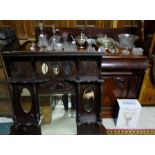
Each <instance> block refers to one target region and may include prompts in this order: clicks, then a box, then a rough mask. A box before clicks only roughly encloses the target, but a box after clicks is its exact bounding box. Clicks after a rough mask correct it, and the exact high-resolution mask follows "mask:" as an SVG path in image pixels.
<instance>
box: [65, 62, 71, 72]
mask: <svg viewBox="0 0 155 155" xmlns="http://www.w3.org/2000/svg"><path fill="white" fill-rule="evenodd" d="M71 72H72V66H71V64H70V63H67V64H66V65H65V73H66V75H70V74H71Z"/></svg>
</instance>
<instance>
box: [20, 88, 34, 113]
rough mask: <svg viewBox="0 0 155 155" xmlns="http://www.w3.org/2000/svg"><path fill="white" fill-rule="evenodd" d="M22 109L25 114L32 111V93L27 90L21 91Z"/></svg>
mask: <svg viewBox="0 0 155 155" xmlns="http://www.w3.org/2000/svg"><path fill="white" fill-rule="evenodd" d="M21 107H22V109H23V111H24V112H25V113H29V112H30V111H31V109H32V98H31V92H30V91H29V90H28V89H27V88H23V89H22V91H21Z"/></svg>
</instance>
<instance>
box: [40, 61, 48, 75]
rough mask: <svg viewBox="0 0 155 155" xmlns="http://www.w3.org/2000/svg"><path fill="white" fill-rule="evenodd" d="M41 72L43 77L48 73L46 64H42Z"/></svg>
mask: <svg viewBox="0 0 155 155" xmlns="http://www.w3.org/2000/svg"><path fill="white" fill-rule="evenodd" d="M41 71H42V73H43V74H44V75H45V74H47V72H48V65H47V64H46V63H43V64H42V67H41Z"/></svg>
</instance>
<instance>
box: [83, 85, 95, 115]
mask: <svg viewBox="0 0 155 155" xmlns="http://www.w3.org/2000/svg"><path fill="white" fill-rule="evenodd" d="M94 96H95V95H94V91H93V89H92V88H91V87H87V88H85V90H84V92H83V105H84V109H85V110H86V111H87V112H91V111H92V110H93V108H94V106H95V102H94V101H95V100H94Z"/></svg>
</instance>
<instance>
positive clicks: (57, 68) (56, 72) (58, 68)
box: [53, 64, 60, 75]
mask: <svg viewBox="0 0 155 155" xmlns="http://www.w3.org/2000/svg"><path fill="white" fill-rule="evenodd" d="M59 71H60V66H59V64H54V65H53V73H54V74H55V75H58V74H59Z"/></svg>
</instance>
